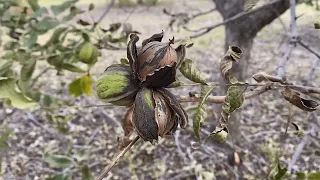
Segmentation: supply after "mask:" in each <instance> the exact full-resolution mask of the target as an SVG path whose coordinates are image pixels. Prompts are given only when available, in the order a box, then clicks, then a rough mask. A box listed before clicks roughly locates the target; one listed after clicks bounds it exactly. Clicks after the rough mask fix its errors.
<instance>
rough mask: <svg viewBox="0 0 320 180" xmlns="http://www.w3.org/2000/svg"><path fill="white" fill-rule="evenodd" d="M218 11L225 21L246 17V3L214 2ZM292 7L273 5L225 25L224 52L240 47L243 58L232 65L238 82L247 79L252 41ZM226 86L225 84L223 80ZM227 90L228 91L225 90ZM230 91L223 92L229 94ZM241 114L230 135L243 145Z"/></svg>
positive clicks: (231, 121)
mask: <svg viewBox="0 0 320 180" xmlns="http://www.w3.org/2000/svg"><path fill="white" fill-rule="evenodd" d="M213 1H214V2H215V4H216V8H217V10H218V11H219V12H220V14H221V15H222V17H223V19H224V20H226V19H228V18H231V17H233V16H235V15H237V14H239V13H244V6H245V0H213ZM289 7H290V3H289V0H278V1H274V0H272V1H270V2H269V3H267V4H266V5H264V6H263V7H262V8H261V10H259V11H257V12H253V13H251V14H248V15H244V16H242V17H241V18H239V19H237V20H234V21H231V22H229V23H227V24H226V25H225V32H226V36H225V51H227V50H228V48H229V46H238V47H240V48H241V49H242V51H243V54H242V57H241V59H240V61H239V62H238V63H234V64H233V68H232V70H231V74H232V75H233V76H235V77H236V78H237V79H238V80H239V81H244V80H245V79H246V72H247V68H248V65H249V59H250V51H251V49H252V46H253V40H254V38H255V37H256V35H257V33H258V32H259V31H260V30H261V29H262V28H263V27H265V26H266V25H268V24H270V23H271V22H272V21H273V20H275V19H276V18H277V17H279V16H280V15H281V14H283V13H284V12H285V11H286V10H287V9H288V8H289ZM222 81H224V83H226V82H225V80H222ZM226 88H227V87H226ZM226 90H227V89H224V92H226ZM240 115H241V114H240V113H239V112H237V113H233V114H232V116H231V117H230V119H229V125H228V128H229V132H230V136H231V137H232V140H233V141H234V142H235V143H236V144H240V142H241V141H240V140H241V139H240V137H241V136H240V130H239V129H240V128H239V127H240Z"/></svg>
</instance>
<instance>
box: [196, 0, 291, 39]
mask: <svg viewBox="0 0 320 180" xmlns="http://www.w3.org/2000/svg"><path fill="white" fill-rule="evenodd" d="M216 3H217V2H216ZM287 4H288V3H287V0H274V1H270V2H268V3H266V4H265V5H263V6H261V7H258V8H256V9H253V10H251V11H247V12H245V11H243V12H240V13H238V14H236V15H234V16H232V17H229V18H225V19H224V21H223V22H221V23H218V24H215V25H212V26H208V27H203V28H200V29H198V30H193V31H195V32H199V33H197V34H194V35H192V36H191V37H190V38H198V37H200V36H202V35H205V34H207V33H209V32H210V31H212V30H213V29H215V28H217V27H219V26H222V25H225V24H227V23H231V22H233V21H235V20H239V19H241V18H243V19H244V20H243V23H245V24H252V25H255V26H253V27H251V29H250V31H252V33H251V34H255V33H257V32H258V31H259V30H260V29H261V28H262V27H264V26H265V25H267V24H269V23H271V22H272V21H273V20H274V19H275V18H277V17H278V15H279V14H282V13H283V12H285V11H286V10H287V9H288V7H289V5H287ZM216 5H217V8H218V4H216ZM218 10H219V11H220V12H221V9H220V8H218ZM275 10H278V11H277V13H275ZM226 11H227V10H226ZM222 13H223V12H221V14H222ZM249 16H250V17H249ZM262 16H263V17H262ZM266 16H267V17H266Z"/></svg>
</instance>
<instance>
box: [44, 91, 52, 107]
mask: <svg viewBox="0 0 320 180" xmlns="http://www.w3.org/2000/svg"><path fill="white" fill-rule="evenodd" d="M51 104H52V98H51V96H49V95H47V94H45V95H44V96H43V105H44V106H46V107H49V106H50V105H51Z"/></svg>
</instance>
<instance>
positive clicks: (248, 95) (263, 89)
mask: <svg viewBox="0 0 320 180" xmlns="http://www.w3.org/2000/svg"><path fill="white" fill-rule="evenodd" d="M269 90H271V87H270V86H262V87H258V88H257V89H255V90H253V91H251V92H246V93H245V94H244V97H245V98H247V99H248V98H252V97H255V96H258V95H260V94H262V93H265V92H267V91H269ZM225 98H226V96H209V97H208V99H207V102H210V103H217V104H219V103H223V102H224V100H225ZM178 99H179V101H180V102H200V101H202V98H201V97H199V96H196V97H188V96H180V97H179V98H178Z"/></svg>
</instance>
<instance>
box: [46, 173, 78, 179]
mask: <svg viewBox="0 0 320 180" xmlns="http://www.w3.org/2000/svg"><path fill="white" fill-rule="evenodd" d="M46 180H72V174H71V173H65V174H59V175H56V176H53V177H50V178H47V179H46Z"/></svg>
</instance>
